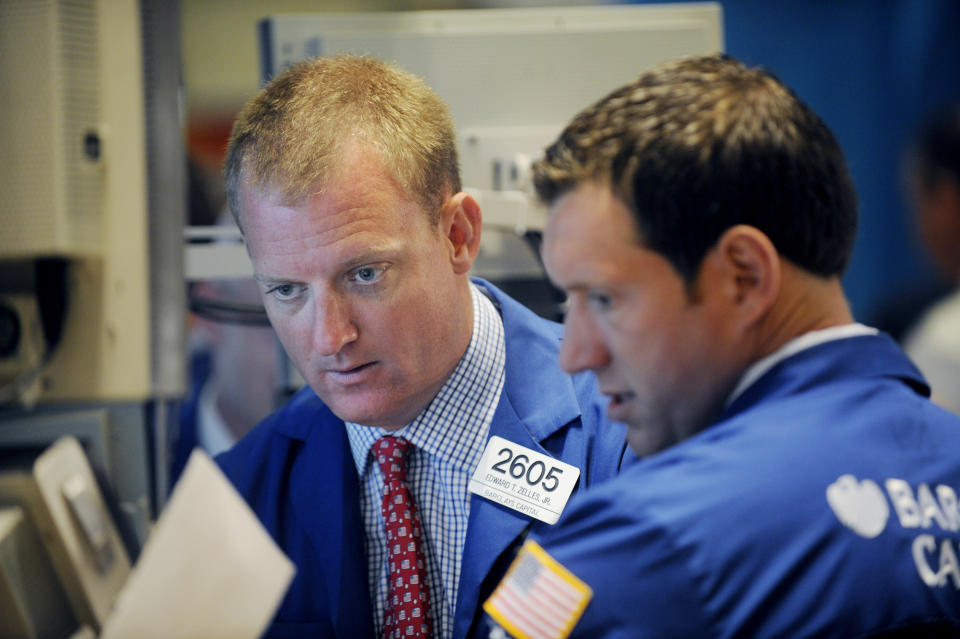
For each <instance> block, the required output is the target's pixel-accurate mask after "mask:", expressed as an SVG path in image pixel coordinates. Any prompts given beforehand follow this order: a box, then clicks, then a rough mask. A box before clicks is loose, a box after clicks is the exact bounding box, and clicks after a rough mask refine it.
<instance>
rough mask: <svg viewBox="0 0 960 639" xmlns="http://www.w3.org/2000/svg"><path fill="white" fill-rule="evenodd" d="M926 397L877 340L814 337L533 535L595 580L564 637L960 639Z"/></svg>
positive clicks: (945, 443)
mask: <svg viewBox="0 0 960 639" xmlns="http://www.w3.org/2000/svg"><path fill="white" fill-rule="evenodd" d="M928 395H929V389H928V388H927V387H926V384H925V382H924V381H923V379H922V377H921V375H920V373H919V372H918V371H917V370H916V369H915V368H914V366H913V365H912V364H911V363H910V362H909V360H908V359H907V358H906V357H905V356H904V354H903V353H902V351H900V349H899V348H898V347H897V346H896V345H895V344H894V343H893V341H892V340H891V339H889V338H888V337H886V336H883V335H878V336H863V337H853V338H848V339H842V340H838V341H833V342H827V343H825V344H821V345H819V346H815V347H813V348H810V349H808V350H805V351H802V352H800V353H798V354H796V355H794V356H792V357H790V358H788V359H786V360H784V361H782V362H780V363H779V364H777V365H776V366H775V367H773V368H772V369H771V370H770V371H768V372H767V373H766V374H765V375H763V376H762V377H761V378H760V379H759V380H758V381H757V382H756V383H755V384H754V385H753V386H751V387H750V388H748V389H747V390H746V392H744V393H743V394H742V395H741V396H740V397H738V398H737V399H736V400H735V401H734V402H733V403H732V405H731V406H729V407H728V408H727V410H726V412H725V413H724V414H723V415H722V416H721V417H720V419H718V420H717V421H716V422H715V423H714V424H713V425H712V426H710V427H709V428H708V429H706V430H704V431H702V432H700V433H699V434H697V435H696V436H694V437H691V438H690V439H687V440H685V441H683V442H681V443H680V444H677V445H675V446H673V447H671V448H669V449H666V450H665V451H662V452H661V453H659V454H657V455H654V456H652V457H649V458H647V459H645V460H641V461H640V462H638V463H637V464H634V465H633V466H632V467H631V468H629V469H627V470H625V471H624V472H623V473H622V474H621V475H620V476H619V477H617V479H616V480H614V481H611V482H607V483H606V484H605V485H603V486H601V487H599V488H597V489H596V490H594V491H591V492H590V493H589V494H588V495H586V496H585V497H584V498H582V499H579V500H578V501H577V502H575V503H571V504H570V505H569V506H568V508H567V510H566V513H565V514H564V516H563V517H562V518H561V520H560V522H559V523H558V524H557V525H556V526H554V527H553V528H552V529H550V530H548V531H544V532H542V533H541V534H534V535H532V537H536V538H537V540H538V541H539V543H541V544H542V545H543V547H544V548H545V549H546V550H547V552H548V553H549V554H550V555H552V556H553V557H554V558H555V559H557V560H558V561H560V563H562V564H563V565H565V566H566V567H567V568H569V569H570V570H571V571H572V572H573V573H575V574H576V575H577V576H578V577H579V578H580V579H582V580H584V581H585V582H586V583H587V584H588V585H589V586H591V587H592V588H593V590H594V594H593V599H592V600H591V601H590V603H589V604H588V606H587V608H586V610H585V612H584V615H583V617H582V619H581V620H580V622H579V623H578V624H577V625H576V627H575V629H574V632H573V635H572V636H574V637H590V638H591V639H596V638H607V639H612V638H627V637H629V638H630V639H643V638H644V637H657V638H659V639H667V638H670V637H712V638H722V637H751V638H756V639H762V638H768V637H770V638H772V637H791V638H802V637H871V636H875V635H877V634H879V633H885V632H891V631H895V630H897V629H899V628H901V627H902V626H908V625H910V624H916V623H931V624H940V625H937V626H935V627H936V629H937V630H938V631H939V632H940V633H942V634H935V635H923V634H915V632H918V631H910V632H906V633H905V634H904V635H902V636H911V637H918V636H942V637H946V636H952V637H956V636H960V625H958V624H960V565H958V563H957V558H958V557H960V511H958V509H957V497H956V495H957V493H958V492H960V418H957V417H956V416H954V415H951V414H949V413H947V412H946V411H944V410H941V409H940V408H938V407H937V406H935V405H934V404H932V403H930V402H929V401H928V400H927V399H926V396H928ZM598 533H602V534H598Z"/></svg>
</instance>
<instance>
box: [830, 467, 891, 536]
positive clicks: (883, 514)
mask: <svg viewBox="0 0 960 639" xmlns="http://www.w3.org/2000/svg"><path fill="white" fill-rule="evenodd" d="M827 503H828V504H830V508H832V509H833V513H834V514H835V515H836V516H837V519H839V520H840V522H841V523H842V524H843V525H844V526H846V527H847V528H849V529H850V530H852V531H853V532H855V533H857V534H858V535H860V536H861V537H866V538H867V539H873V538H874V537H876V536H877V535H879V534H880V533H882V532H883V529H884V528H885V527H886V525H887V519H888V518H889V517H890V507H889V506H887V500H886V498H884V496H883V491H882V490H880V487H879V486H877V484H876V482H874V481H872V480H870V479H864V480H863V481H860V482H858V481H857V478H856V477H854V476H853V475H843V476H841V477H840V478H838V479H837V481H835V482H833V483H832V484H830V485H829V486H827Z"/></svg>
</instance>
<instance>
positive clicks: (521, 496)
mask: <svg viewBox="0 0 960 639" xmlns="http://www.w3.org/2000/svg"><path fill="white" fill-rule="evenodd" d="M579 477H580V469H579V468H577V467H576V466H571V465H570V464H567V463H564V462H562V461H560V460H559V459H554V458H553V457H550V456H549V455H545V454H544V453H541V452H539V451H536V450H533V449H532V448H527V447H526V446H521V445H520V444H517V443H514V442H511V441H509V440H507V439H504V438H503V437H498V436H496V435H495V436H493V437H491V438H490V441H489V442H487V447H486V449H484V451H483V457H482V458H481V460H480V464H479V466H477V469H476V471H475V472H474V473H473V477H472V478H471V479H470V491H471V492H473V493H476V494H477V495H480V496H481V497H484V498H486V499H489V500H491V501H494V502H496V503H498V504H500V505H501V506H505V507H507V508H512V509H513V510H516V511H519V512H521V513H524V514H526V515H529V516H531V517H533V518H535V519H539V520H541V521H545V522H547V523H548V524H553V523H556V521H557V520H558V519H559V518H560V513H561V512H563V508H564V506H566V504H567V500H568V499H569V498H570V494H571V493H572V492H573V487H574V486H575V485H576V483H577V479H578V478H579Z"/></svg>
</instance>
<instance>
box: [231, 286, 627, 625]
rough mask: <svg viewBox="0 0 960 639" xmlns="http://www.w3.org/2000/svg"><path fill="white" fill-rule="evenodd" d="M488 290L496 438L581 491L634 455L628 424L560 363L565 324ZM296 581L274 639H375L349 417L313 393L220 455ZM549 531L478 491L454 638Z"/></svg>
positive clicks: (475, 621) (589, 383)
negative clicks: (493, 332)
mask: <svg viewBox="0 0 960 639" xmlns="http://www.w3.org/2000/svg"><path fill="white" fill-rule="evenodd" d="M475 283H477V284H478V285H480V286H483V287H485V288H486V289H487V291H489V292H490V294H491V296H492V299H493V300H494V303H495V304H496V305H497V306H498V308H499V310H500V312H501V315H502V317H503V324H504V331H505V342H506V364H505V366H506V371H505V373H506V375H505V381H504V387H503V391H502V394H501V396H500V401H499V403H498V405H497V409H496V412H495V414H494V417H493V422H492V424H491V425H490V435H499V436H501V437H504V438H506V439H508V440H510V441H513V442H516V443H518V444H521V445H523V446H527V447H529V448H532V449H534V450H538V451H540V452H545V453H547V454H549V455H552V456H553V457H555V458H557V459H560V460H562V461H565V462H567V463H569V464H573V465H575V466H577V467H579V468H580V470H581V475H580V480H579V481H580V483H579V485H578V488H577V491H582V490H583V489H585V488H587V487H590V486H593V485H594V484H597V483H598V482H601V481H603V480H605V479H608V478H610V477H612V476H614V475H615V474H616V473H617V471H618V469H619V466H620V463H621V460H622V458H623V455H624V452H625V450H626V446H625V440H624V429H623V426H622V425H619V424H613V423H611V422H608V421H607V419H606V417H605V415H606V408H605V402H604V399H603V397H602V395H600V394H599V392H598V391H597V388H596V382H595V380H594V378H593V377H592V376H591V375H576V376H569V375H567V374H565V373H563V372H562V371H561V370H560V368H559V366H558V364H557V351H558V350H559V345H560V339H561V336H562V327H560V326H559V325H558V324H555V323H553V322H549V321H547V320H544V319H542V318H540V317H538V316H537V315H535V314H534V313H533V312H531V311H529V310H528V309H526V308H525V307H523V306H522V305H520V304H519V303H518V302H516V301H514V300H512V299H511V298H509V297H508V296H507V295H505V294H504V293H503V292H501V291H499V290H498V289H497V288H495V287H493V286H492V285H490V284H488V283H486V282H483V281H481V280H475ZM217 461H218V462H219V464H220V465H221V467H222V469H223V470H224V472H225V473H226V474H227V476H228V477H229V478H230V480H231V481H232V482H233V483H234V485H235V486H236V487H237V489H238V490H239V491H240V493H241V494H242V495H243V496H244V498H245V499H246V500H247V502H248V503H249V504H250V506H251V508H253V510H254V511H255V512H256V513H257V515H258V516H259V518H260V521H261V522H262V523H263V525H264V526H265V527H266V529H267V530H268V531H269V532H270V534H271V535H272V536H273V538H274V539H275V540H276V541H277V543H278V544H279V546H280V547H281V548H282V549H283V551H284V552H285V553H286V554H287V556H288V557H290V559H291V560H292V561H293V562H294V563H295V564H296V568H297V573H296V575H295V577H294V580H293V582H292V584H291V586H290V589H289V590H288V592H287V594H286V597H285V599H284V600H283V602H282V604H281V607H280V609H279V610H278V612H277V615H276V617H275V619H274V620H273V623H272V625H271V626H270V628H269V629H268V631H267V635H266V636H269V637H337V638H341V639H342V638H347V637H350V638H358V639H359V638H364V639H372V638H373V613H372V605H371V602H370V594H369V587H368V584H367V559H366V555H365V552H364V528H363V524H362V521H361V516H360V507H359V499H360V486H359V481H358V478H357V472H356V467H355V466H354V463H353V458H352V457H351V453H350V445H349V442H348V439H347V435H346V430H345V428H344V425H343V421H342V420H340V419H338V418H337V417H336V416H335V415H334V414H333V413H331V412H330V410H329V409H328V408H327V407H326V406H325V405H324V404H323V402H321V401H320V399H319V398H318V397H317V396H316V395H315V394H314V393H313V391H312V390H310V389H309V388H305V389H303V390H301V391H300V392H299V393H297V395H296V396H295V397H294V398H293V399H292V400H291V401H290V402H289V403H288V404H287V405H286V406H285V407H284V408H282V409H281V410H279V411H278V412H276V413H275V414H273V415H271V416H270V417H269V418H267V419H266V420H264V422H262V423H261V424H259V425H258V426H257V427H256V428H255V429H254V430H253V431H251V432H250V433H249V434H248V435H247V436H246V437H245V438H244V439H242V440H241V441H240V442H239V443H238V444H237V445H236V446H234V447H233V448H232V449H231V450H230V451H227V452H226V453H224V454H223V455H220V456H218V457H217ZM545 527H547V525H546V524H543V523H542V522H539V521H534V520H531V519H530V518H529V517H527V516H526V515H522V514H520V513H518V512H516V511H514V510H509V509H507V508H505V507H503V506H500V505H498V504H495V503H493V502H491V501H488V500H486V499H483V498H481V497H478V496H476V495H471V505H470V519H469V523H468V529H467V540H466V546H465V548H464V551H463V564H462V571H461V575H460V586H459V590H458V594H457V602H456V611H455V619H454V633H453V634H454V637H464V636H466V635H467V633H468V631H469V630H470V629H471V627H473V626H476V625H480V623H479V622H480V619H481V611H480V604H481V603H482V602H483V601H484V599H486V597H487V596H488V595H489V594H490V592H492V590H493V588H494V587H495V586H496V585H497V583H498V582H499V580H500V577H501V576H502V575H503V573H504V571H505V570H506V567H507V566H508V565H509V563H510V561H511V560H512V558H513V554H514V552H515V550H516V547H517V546H518V544H519V543H520V542H521V541H522V540H523V538H524V537H525V536H526V534H527V533H528V532H529V531H530V530H531V529H532V530H539V529H542V528H545Z"/></svg>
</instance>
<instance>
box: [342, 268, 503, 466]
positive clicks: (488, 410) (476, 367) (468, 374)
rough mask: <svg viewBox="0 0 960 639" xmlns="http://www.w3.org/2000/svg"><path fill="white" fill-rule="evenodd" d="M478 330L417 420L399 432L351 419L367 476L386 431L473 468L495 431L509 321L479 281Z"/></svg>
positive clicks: (356, 456)
mask: <svg viewBox="0 0 960 639" xmlns="http://www.w3.org/2000/svg"><path fill="white" fill-rule="evenodd" d="M470 293H471V297H472V299H473V335H472V336H471V338H470V344H469V345H468V346H467V350H466V352H465V353H464V355H463V357H462V358H461V359H460V363H459V364H458V365H457V368H456V369H454V371H453V373H452V374H451V375H450V378H449V379H447V381H446V383H444V385H443V386H442V387H441V388H440V391H439V392H438V393H437V395H436V397H434V398H433V401H431V402H430V404H429V405H428V406H427V408H426V409H424V411H423V412H422V413H420V414H419V415H418V416H417V417H416V418H414V420H413V421H412V422H410V423H409V424H407V425H406V426H404V427H403V428H400V429H398V430H395V431H388V430H386V429H383V428H372V427H370V426H363V425H360V424H355V423H351V422H347V423H346V427H347V437H348V438H349V440H350V450H351V452H352V453H353V461H354V463H355V464H356V467H357V474H358V475H359V477H360V478H361V480H362V479H363V477H364V476H365V475H366V473H367V471H368V469H369V468H370V467H371V466H372V457H370V455H369V452H370V448H371V447H372V446H373V444H374V442H376V441H377V440H378V439H380V438H381V437H383V436H384V435H396V436H399V437H403V438H404V439H406V440H407V441H409V442H410V443H411V444H413V445H414V446H416V447H417V449H418V450H421V451H423V452H426V453H427V454H429V455H431V456H434V457H439V458H440V459H442V460H444V461H445V462H447V463H449V464H452V465H455V466H458V467H460V468H463V469H465V470H466V471H468V472H471V473H472V472H473V469H474V468H476V466H477V464H478V463H480V457H481V455H482V454H483V449H484V446H485V445H486V443H487V435H488V433H489V432H490V422H491V421H493V413H494V410H495V409H496V406H497V402H498V399H499V397H500V392H501V390H502V389H503V380H504V361H505V359H506V355H505V353H506V347H505V345H504V332H503V320H502V319H501V318H500V314H499V313H498V312H497V309H496V308H495V307H494V305H493V302H491V301H490V299H489V298H487V296H486V295H484V294H483V293H482V292H481V291H480V290H479V289H478V288H477V285H476V284H474V283H472V282H471V283H470Z"/></svg>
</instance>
